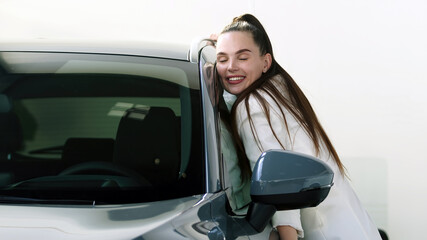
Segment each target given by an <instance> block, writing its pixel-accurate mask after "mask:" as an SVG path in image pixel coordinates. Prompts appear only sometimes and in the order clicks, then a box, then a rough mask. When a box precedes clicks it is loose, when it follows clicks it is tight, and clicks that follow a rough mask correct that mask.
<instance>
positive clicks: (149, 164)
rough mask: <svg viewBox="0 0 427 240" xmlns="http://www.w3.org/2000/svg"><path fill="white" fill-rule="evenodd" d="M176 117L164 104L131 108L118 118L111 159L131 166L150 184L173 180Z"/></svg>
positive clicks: (175, 175)
mask: <svg viewBox="0 0 427 240" xmlns="http://www.w3.org/2000/svg"><path fill="white" fill-rule="evenodd" d="M177 121H178V119H177V117H176V116H175V113H174V112H173V111H172V110H171V109H170V108H167V107H151V108H149V109H146V108H131V109H128V110H127V111H126V112H125V114H124V115H123V117H122V118H121V120H120V123H119V127H118V130H117V135H116V143H115V150H114V162H115V163H118V164H120V165H122V166H125V167H128V168H132V169H133V170H135V171H137V172H138V173H140V174H141V175H142V176H143V177H144V178H146V179H147V180H148V181H149V182H150V183H151V184H152V185H154V186H155V185H162V184H168V183H173V182H175V181H177V179H178V174H179V171H180V141H179V140H180V136H179V131H178V129H177V124H176V123H177Z"/></svg>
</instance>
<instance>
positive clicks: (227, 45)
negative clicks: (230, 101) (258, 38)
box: [216, 31, 271, 95]
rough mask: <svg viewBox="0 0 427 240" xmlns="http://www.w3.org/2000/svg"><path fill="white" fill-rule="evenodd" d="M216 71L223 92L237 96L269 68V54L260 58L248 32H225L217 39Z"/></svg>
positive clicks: (257, 48)
mask: <svg viewBox="0 0 427 240" xmlns="http://www.w3.org/2000/svg"><path fill="white" fill-rule="evenodd" d="M216 54H217V71H218V74H219V76H220V80H221V82H222V85H223V87H224V89H225V90H227V91H228V92H229V93H232V94H235V95H239V94H240V93H241V92H242V91H243V90H245V89H246V88H247V87H249V86H250V85H251V84H252V83H253V82H255V81H256V80H257V79H259V78H260V77H261V75H262V73H263V72H266V71H267V70H268V69H269V68H270V66H271V55H270V54H269V53H267V54H265V55H263V56H261V53H260V51H259V47H258V46H257V45H256V44H255V42H254V40H253V38H252V35H251V34H250V33H248V32H236V31H234V32H227V33H223V34H221V35H220V36H219V37H218V41H217V45H216Z"/></svg>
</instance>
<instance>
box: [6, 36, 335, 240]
mask: <svg viewBox="0 0 427 240" xmlns="http://www.w3.org/2000/svg"><path fill="white" fill-rule="evenodd" d="M208 43H209V41H205V40H203V39H199V40H195V41H194V42H193V43H191V44H188V45H185V44H173V43H172V44H160V43H149V42H144V43H142V42H116V43H114V42H104V43H101V42H92V43H91V42H87V43H82V42H80V43H79V42H65V41H64V42H48V41H46V40H39V41H34V42H14V43H10V42H2V43H0V133H1V134H0V213H1V214H0V238H1V239H29V238H32V239H55V240H56V239H104V240H107V239H133V240H142V239H268V238H269V236H270V234H274V231H273V230H272V227H271V225H270V224H269V221H270V218H271V216H272V215H273V214H274V213H275V211H277V210H284V209H297V208H305V207H313V206H317V205H318V204H319V203H320V202H322V201H323V199H325V197H326V196H327V194H328V192H329V189H330V187H331V186H332V184H333V173H332V171H331V169H330V168H329V167H328V166H326V165H325V164H324V163H322V162H321V161H319V160H318V159H316V158H313V157H310V156H306V155H303V154H298V153H294V152H291V151H285V150H269V151H266V152H264V153H263V154H262V155H261V156H260V158H259V160H258V162H257V165H256V166H255V169H254V171H253V174H252V178H251V182H250V184H251V199H252V200H251V202H250V204H248V206H247V207H246V208H245V211H243V212H242V213H236V212H235V211H233V209H232V208H231V207H230V201H229V195H230V189H231V187H232V186H231V183H230V176H229V174H228V172H227V168H226V167H225V165H226V164H227V159H224V157H223V154H222V151H223V146H221V138H220V137H219V136H220V131H221V124H220V121H221V120H220V117H219V113H218V104H217V103H216V101H215V100H214V99H215V94H216V91H215V89H216V87H215V84H216V83H215V81H214V65H215V61H216V54H215V48H214V47H213V46H212V45H211V44H208Z"/></svg>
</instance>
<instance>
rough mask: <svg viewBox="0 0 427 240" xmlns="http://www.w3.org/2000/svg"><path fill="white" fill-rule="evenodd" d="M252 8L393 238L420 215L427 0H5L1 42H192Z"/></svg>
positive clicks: (413, 235)
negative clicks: (91, 40)
mask: <svg viewBox="0 0 427 240" xmlns="http://www.w3.org/2000/svg"><path fill="white" fill-rule="evenodd" d="M245 12H249V13H253V14H255V15H256V16H257V17H258V18H259V19H260V20H261V21H262V22H263V24H264V26H265V28H266V29H267V31H268V32H269V34H270V37H271V40H272V42H273V45H274V48H275V54H276V58H277V59H278V61H279V62H280V63H281V65H282V66H283V67H284V68H285V69H287V70H288V72H289V73H290V74H291V75H292V76H293V77H294V78H295V79H296V81H297V82H298V83H299V84H300V86H301V87H302V88H303V90H304V91H305V92H306V94H307V96H308V97H309V99H310V100H311V102H312V104H313V106H314V107H315V109H316V111H317V113H318V115H319V117H320V119H321V121H322V123H323V124H324V127H325V128H326V130H327V132H328V133H329V135H330V137H331V138H332V141H333V142H334V143H335V145H336V148H337V150H338V152H339V153H340V155H341V157H342V158H343V161H344V163H345V164H346V166H347V168H348V171H349V173H350V175H351V178H352V181H353V184H354V187H355V189H356V191H357V192H358V193H359V196H360V198H361V199H362V201H363V203H364V204H365V206H366V208H367V209H368V211H369V212H370V214H371V215H372V217H373V218H374V220H375V221H376V223H377V224H378V226H380V227H381V228H384V229H386V230H387V232H388V233H389V236H390V239H420V238H421V236H422V235H423V232H424V230H423V227H424V225H425V220H424V218H425V215H426V214H427V204H425V203H426V202H427V187H426V186H425V185H426V184H427V174H425V173H424V172H425V169H426V168H427V151H426V150H425V148H426V147H427V141H426V140H425V136H426V135H427V126H426V125H427V94H425V92H426V91H427V31H426V29H427V14H426V13H427V2H425V1H422V0H358V1H342V0H324V1H320V0H306V1H302V0H284V1H261V0H238V1H229V0H219V1H203V2H202V1H196V0H192V1H176V0H163V1H159V0H153V1H143V0H135V1H131V0H121V1H106V0H104V1H100V0H92V1H87V0H74V1H58V0H50V1H49V0H40V1H34V0H0V29H1V33H0V40H5V39H12V40H18V39H46V38H47V39H55V38H63V39H111V40H118V39H133V40H138V39H154V40H156V41H178V42H190V41H191V40H192V39H193V38H194V37H196V36H209V34H210V33H214V32H219V31H220V30H221V28H222V27H223V26H224V25H225V24H226V23H228V22H229V21H230V20H231V19H232V17H234V16H237V15H240V14H242V13H245Z"/></svg>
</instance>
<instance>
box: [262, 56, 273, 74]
mask: <svg viewBox="0 0 427 240" xmlns="http://www.w3.org/2000/svg"><path fill="white" fill-rule="evenodd" d="M272 61H273V58H272V57H271V54H270V53H266V54H265V55H264V68H263V69H262V72H263V73H266V72H267V71H268V69H270V67H271V62H272Z"/></svg>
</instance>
